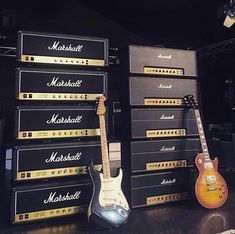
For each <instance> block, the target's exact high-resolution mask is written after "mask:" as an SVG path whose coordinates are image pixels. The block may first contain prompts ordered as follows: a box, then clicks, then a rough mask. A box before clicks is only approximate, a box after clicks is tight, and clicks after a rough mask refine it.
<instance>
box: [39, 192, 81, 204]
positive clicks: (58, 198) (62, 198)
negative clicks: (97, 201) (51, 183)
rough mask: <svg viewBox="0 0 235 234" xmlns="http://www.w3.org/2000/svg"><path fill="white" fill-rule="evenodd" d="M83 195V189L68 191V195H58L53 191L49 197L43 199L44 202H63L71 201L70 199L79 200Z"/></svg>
mask: <svg viewBox="0 0 235 234" xmlns="http://www.w3.org/2000/svg"><path fill="white" fill-rule="evenodd" d="M80 196H81V191H76V192H75V193H74V194H69V192H67V193H66V195H62V194H59V195H57V194H56V192H54V193H53V192H51V193H50V195H49V197H48V198H47V199H45V200H44V201H43V203H44V204H47V203H55V202H63V201H70V200H78V199H79V198H80Z"/></svg>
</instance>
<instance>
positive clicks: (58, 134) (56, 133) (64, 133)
mask: <svg viewBox="0 0 235 234" xmlns="http://www.w3.org/2000/svg"><path fill="white" fill-rule="evenodd" d="M88 136H100V129H99V128H97V129H71V130H50V131H22V132H21V131H20V132H19V133H18V139H20V140H23V139H39V138H65V137H88Z"/></svg>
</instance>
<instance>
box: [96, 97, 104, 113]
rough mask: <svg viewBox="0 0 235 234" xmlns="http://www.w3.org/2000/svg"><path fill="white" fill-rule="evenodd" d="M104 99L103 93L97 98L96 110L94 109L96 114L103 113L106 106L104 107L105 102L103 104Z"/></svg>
mask: <svg viewBox="0 0 235 234" xmlns="http://www.w3.org/2000/svg"><path fill="white" fill-rule="evenodd" d="M105 100H106V97H105V96H103V95H102V96H100V97H99V98H98V106H97V110H96V113H97V115H104V114H105V112H106V108H105V104H104V102H105Z"/></svg>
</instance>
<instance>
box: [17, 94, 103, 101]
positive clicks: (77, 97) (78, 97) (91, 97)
mask: <svg viewBox="0 0 235 234" xmlns="http://www.w3.org/2000/svg"><path fill="white" fill-rule="evenodd" d="M101 95H103V94H89V93H88V94H79V93H19V97H18V98H19V100H49V101H52V100H55V101H86V100H87V101H97V99H98V97H99V96H101Z"/></svg>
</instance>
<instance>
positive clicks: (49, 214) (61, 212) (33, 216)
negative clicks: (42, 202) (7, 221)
mask: <svg viewBox="0 0 235 234" xmlns="http://www.w3.org/2000/svg"><path fill="white" fill-rule="evenodd" d="M84 211H85V207H82V206H72V207H63V208H58V209H52V210H42V211H36V212H30V213H22V214H16V215H15V219H14V223H20V222H27V221H34V220H39V219H46V218H53V217H59V216H66V215H72V214H77V213H82V212H84Z"/></svg>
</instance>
